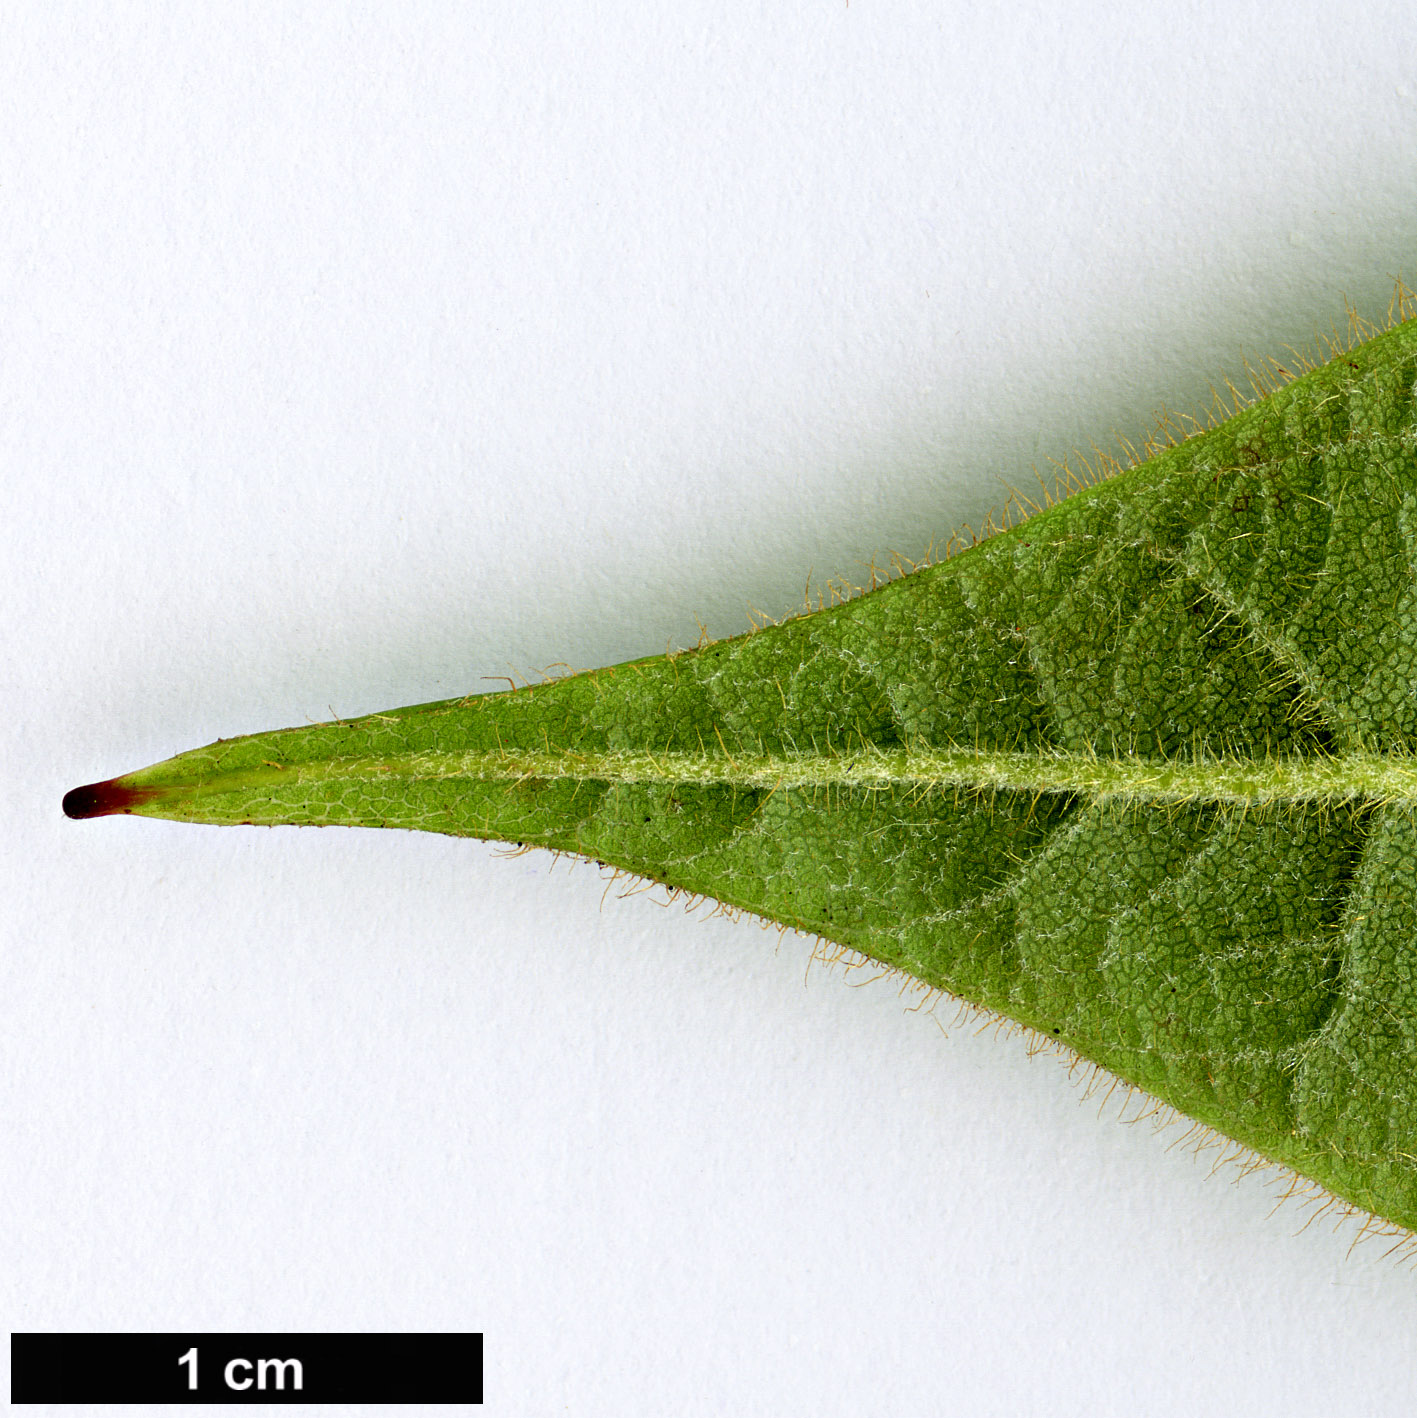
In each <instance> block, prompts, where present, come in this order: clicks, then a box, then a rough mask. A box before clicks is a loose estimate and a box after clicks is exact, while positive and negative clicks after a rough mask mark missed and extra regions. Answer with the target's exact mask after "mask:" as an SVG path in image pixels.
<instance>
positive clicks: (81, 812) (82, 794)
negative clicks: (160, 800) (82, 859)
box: [63, 778, 159, 818]
mask: <svg viewBox="0 0 1417 1418" xmlns="http://www.w3.org/2000/svg"><path fill="white" fill-rule="evenodd" d="M158 791H159V790H158V789H156V788H128V787H124V786H123V784H122V783H121V781H120V780H119V779H117V778H109V779H107V780H105V781H104V782H102V783H85V784H84V785H83V786H82V787H80V788H72V789H70V791H69V792H67V793H65V794H64V803H63V807H64V816H65V817H73V818H84V817H108V816H109V815H110V814H112V813H117V812H132V811H133V809H134V808H136V807H140V806H141V805H142V804H143V803H145V802H147V801H148V800H149V799H150V798H154V797H156V796H157V794H158Z"/></svg>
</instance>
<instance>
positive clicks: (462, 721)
mask: <svg viewBox="0 0 1417 1418" xmlns="http://www.w3.org/2000/svg"><path fill="white" fill-rule="evenodd" d="M1414 380H1417V322H1408V323H1406V324H1402V325H1399V326H1397V327H1396V328H1394V329H1392V330H1390V331H1389V332H1388V333H1386V334H1384V335H1381V336H1379V337H1378V338H1376V339H1373V340H1371V341H1369V342H1368V343H1367V344H1365V345H1362V346H1360V347H1358V348H1356V349H1354V350H1352V351H1351V352H1349V353H1347V354H1344V355H1342V356H1341V357H1339V358H1338V359H1336V360H1334V361H1332V362H1331V363H1329V364H1327V365H1324V366H1322V367H1321V368H1319V369H1316V370H1314V371H1312V372H1310V373H1309V374H1307V375H1305V376H1303V377H1302V378H1299V379H1297V380H1295V381H1294V382H1292V383H1290V384H1288V385H1286V386H1285V387H1283V388H1282V389H1280V390H1278V391H1277V392H1276V393H1274V394H1272V395H1271V396H1270V397H1268V398H1266V399H1264V400H1262V401H1260V402H1259V403H1257V404H1254V405H1253V406H1251V407H1250V408H1248V409H1246V410H1244V411H1243V412H1241V413H1239V414H1238V415H1236V416H1235V417H1233V418H1231V419H1229V420H1228V421H1227V422H1225V423H1223V424H1221V425H1219V426H1218V427H1216V428H1214V429H1212V430H1211V431H1209V432H1206V433H1203V434H1197V435H1196V436H1194V437H1192V438H1189V439H1187V440H1186V441H1184V442H1182V443H1180V444H1178V445H1176V446H1174V447H1172V448H1170V449H1168V450H1166V451H1164V452H1162V453H1160V454H1159V455H1158V456H1156V457H1154V458H1152V459H1151V460H1150V461H1148V462H1145V463H1142V464H1140V465H1139V466H1137V467H1135V468H1133V469H1132V470H1130V471H1129V472H1126V473H1124V474H1122V475H1120V476H1118V477H1116V478H1113V479H1111V480H1110V481H1107V482H1103V483H1100V484H1098V485H1096V486H1094V487H1091V488H1089V489H1087V490H1085V491H1082V492H1079V493H1077V494H1076V495H1074V496H1072V497H1069V498H1067V499H1066V500H1064V501H1062V502H1059V503H1057V504H1056V505H1054V506H1052V507H1050V508H1048V509H1047V510H1046V511H1043V512H1041V513H1040V514H1038V515H1037V516H1035V517H1033V518H1032V519H1031V520H1029V521H1027V522H1025V523H1023V524H1022V525H1020V526H1018V527H1016V528H1014V529H1013V530H1011V531H1008V532H1003V533H999V534H997V535H995V536H993V537H991V538H989V539H988V540H986V541H984V542H981V543H980V544H979V545H977V546H975V547H973V548H971V549H970V550H968V551H965V552H963V553H962V554H960V555H958V556H956V557H954V558H953V559H951V560H948V561H946V562H943V563H941V564H939V565H936V566H933V567H930V568H928V569H925V570H920V571H916V572H914V573H912V574H910V575H909V576H906V577H903V578H902V579H900V580H898V581H894V582H892V583H890V584H889V585H887V586H885V587H883V588H881V589H879V590H876V591H873V592H871V593H870V594H868V595H864V596H861V597H860V598H858V599H856V600H853V601H850V602H847V603H846V604H843V605H839V606H836V607H833V608H831V609H826V610H821V611H818V612H816V613H813V614H809V615H804V616H802V617H800V618H798V619H795V620H790V621H786V622H784V623H782V624H780V625H776V626H772V627H770V628H766V629H762V630H759V631H756V632H754V633H752V634H749V635H745V636H742V637H739V638H737V639H733V640H726V641H720V642H717V643H712V644H708V645H705V646H702V647H700V648H699V649H696V650H689V651H684V652H682V653H677V654H673V655H667V656H660V657H656V658H651V659H644V660H638V661H634V662H631V663H628V664H624V665H618V666H615V667H613V668H608V669H602V670H596V671H592V672H589V673H585V674H579V675H575V676H571V677H568V678H565V679H561V680H557V681H554V682H550V683H547V684H544V685H537V686H534V687H530V688H525V689H518V690H515V691H513V692H508V693H495V694H487V695H479V696H473V697H470V698H464V699H457V700H449V701H446V702H441V703H436V704H426V705H418V706H414V707H412V708H406V709H399V710H395V711H393V712H390V713H387V714H375V715H371V716H369V717H367V718H362V719H358V720H354V721H350V722H340V723H332V724H322V725H316V726H313V727H304V728H296V729H286V730H282V731H279V732H275V733H267V734H257V735H252V736H250V737H246V738H239V739H232V740H228V741H223V742H218V743H216V744H213V745H211V746H209V747H207V748H203V749H199V750H196V751H193V752H190V753H184V754H182V755H180V756H179V757H177V758H174V759H170V760H168V761H167V762H165V763H161V764H157V765H155V766H154V767H152V768H148V769H144V770H142V771H140V772H137V773H133V774H129V775H127V776H125V777H122V778H118V779H114V780H111V781H110V782H108V783H105V784H97V785H93V786H91V787H88V788H84V789H76V790H75V792H74V793H72V794H70V796H69V798H68V799H66V809H67V810H69V811H70V812H71V814H72V815H75V816H92V815H98V814H100V813H104V812H113V811H132V812H138V813H144V814H148V815H151V816H155V817H166V818H177V819H182V820H186V821H193V822H208V823H306V824H343V825H355V826H366V827H402V828H418V829H422V830H425V831H434V832H444V833H454V834H460V835H467V836H473V837H481V838H490V839H494V840H498V841H504V842H510V843H523V844H530V845H535V846H542V847H549V848H554V849H557V850H559V851H565V852H572V853H577V854H579V855H581V856H584V857H588V858H593V859H596V860H598V861H601V862H606V863H611V864H613V865H614V866H616V867H619V868H623V869H624V870H626V871H628V872H632V873H636V874H638V875H640V876H643V877H647V878H652V879H654V880H656V881H660V882H664V883H667V884H668V885H670V886H672V887H678V888H683V889H685V890H687V891H689V892H694V893H700V894H703V895H705V896H709V897H714V898H717V899H718V900H721V901H723V902H725V903H728V904H729V905H732V906H735V907H742V908H746V909H747V910H749V911H753V912H756V913H758V914H759V915H761V916H764V917H768V918H770V919H772V920H774V921H779V922H783V923H786V924H787V925H790V926H794V927H797V928H799V929H802V930H805V931H809V932H815V933H818V934H820V935H821V936H823V937H826V938H828V939H830V940H833V941H838V942H841V943H842V944H844V945H846V946H849V947H852V948H854V949H855V950H858V951H860V952H862V953H863V954H865V955H867V956H870V957H872V958H873V959H875V960H878V961H881V962H883V963H885V964H887V965H889V966H893V967H898V968H899V969H901V970H903V971H906V972H908V973H909V974H911V975H913V976H916V977H918V978H919V979H920V980H922V981H924V982H926V983H927V984H929V985H931V986H935V987H938V988H939V989H941V990H945V991H948V992H950V993H951V994H954V995H957V996H960V997H962V998H963V999H965V1000H968V1001H971V1002H973V1003H975V1004H978V1005H982V1006H984V1007H986V1008H988V1009H991V1010H996V1011H998V1012H999V1013H1001V1014H1004V1015H1007V1016H1009V1017H1010V1018H1012V1019H1015V1020H1018V1021H1020V1022H1022V1023H1024V1024H1026V1025H1028V1026H1030V1027H1032V1028H1033V1029H1035V1030H1037V1031H1039V1032H1040V1033H1041V1034H1043V1035H1045V1036H1047V1037H1048V1038H1050V1039H1056V1040H1059V1041H1060V1042H1062V1043H1065V1044H1067V1045H1069V1046H1071V1048H1073V1049H1075V1050H1076V1051H1077V1052H1078V1053H1079V1054H1081V1055H1083V1056H1084V1057H1086V1058H1088V1059H1090V1060H1093V1061H1095V1062H1097V1063H1099V1064H1101V1065H1103V1066H1104V1067H1105V1068H1107V1069H1109V1070H1111V1071H1112V1072H1113V1073H1115V1074H1116V1075H1118V1076H1119V1077H1120V1078H1122V1079H1124V1080H1126V1081H1127V1082H1128V1083H1131V1084H1135V1085H1138V1086H1140V1087H1141V1088H1143V1089H1146V1090H1148V1091H1149V1092H1151V1093H1152V1094H1154V1095H1155V1096H1156V1097H1157V1098H1159V1099H1162V1100H1164V1101H1165V1102H1166V1103H1168V1104H1171V1105H1172V1106H1174V1107H1175V1108H1177V1109H1179V1110H1180V1111H1181V1112H1183V1113H1185V1114H1188V1115H1189V1116H1191V1117H1192V1118H1195V1119H1197V1120H1199V1121H1200V1122H1202V1123H1205V1124H1208V1125H1209V1126H1210V1127H1212V1128H1214V1129H1216V1130H1218V1131H1219V1132H1221V1133H1224V1134H1226V1135H1227V1136H1229V1137H1231V1138H1234V1139H1237V1140H1238V1141H1240V1142H1242V1143H1244V1144H1246V1145H1248V1146H1249V1147H1251V1148H1253V1149H1255V1150H1256V1151H1257V1152H1259V1153H1261V1154H1263V1155H1264V1156H1266V1157H1268V1158H1271V1159H1273V1160H1275V1161H1277V1162H1280V1163H1282V1164H1286V1165H1287V1166H1289V1167H1291V1168H1293V1169H1294V1170H1295V1171H1297V1172H1299V1173H1301V1174H1303V1175H1304V1176H1305V1177H1308V1178H1311V1179H1314V1180H1316V1181H1317V1182H1319V1183H1321V1184H1322V1185H1323V1186H1324V1187H1326V1188H1328V1189H1329V1190H1330V1191H1332V1192H1333V1193H1335V1194H1336V1195H1338V1196H1339V1197H1342V1198H1344V1199H1346V1200H1348V1201H1350V1202H1352V1203H1354V1204H1356V1205H1357V1206H1359V1207H1362V1208H1365V1209H1366V1210H1368V1211H1370V1212H1373V1213H1375V1214H1376V1215H1378V1216H1380V1217H1383V1218H1386V1219H1387V1220H1390V1221H1392V1222H1395V1223H1397V1224H1398V1225H1400V1226H1403V1227H1407V1228H1409V1229H1412V1228H1417V403H1415V402H1414Z"/></svg>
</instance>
